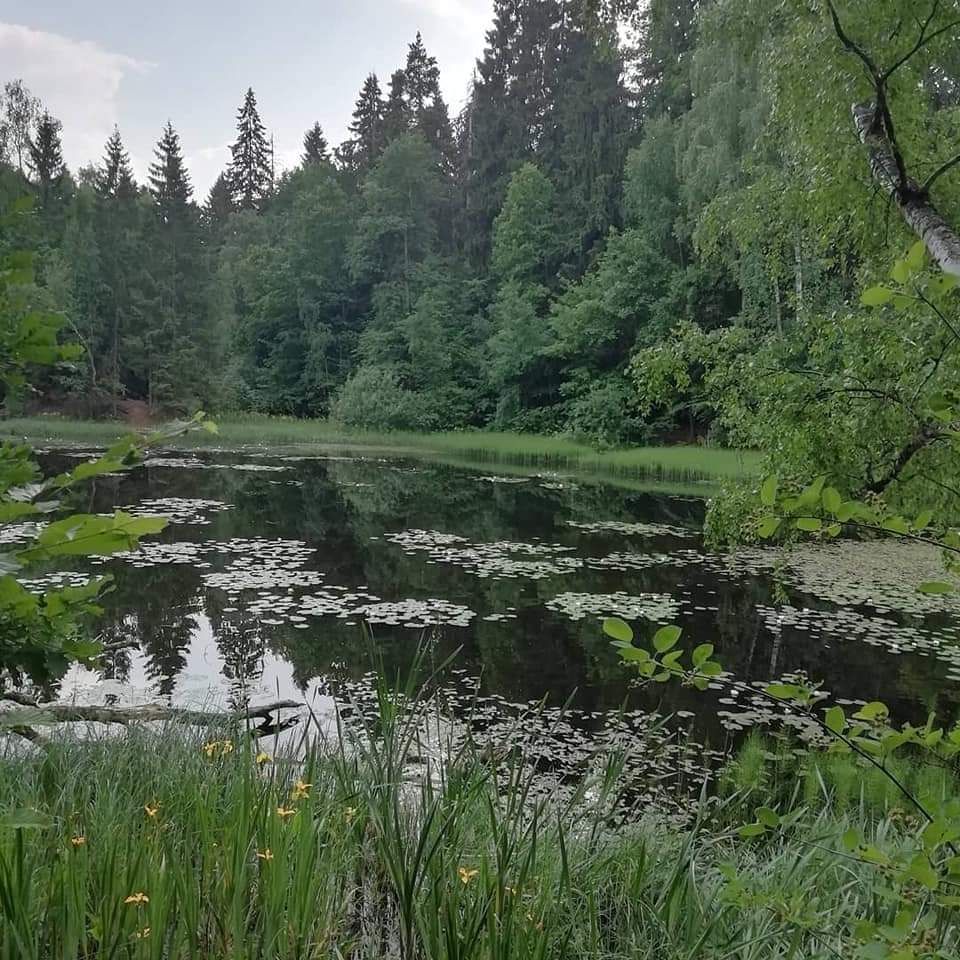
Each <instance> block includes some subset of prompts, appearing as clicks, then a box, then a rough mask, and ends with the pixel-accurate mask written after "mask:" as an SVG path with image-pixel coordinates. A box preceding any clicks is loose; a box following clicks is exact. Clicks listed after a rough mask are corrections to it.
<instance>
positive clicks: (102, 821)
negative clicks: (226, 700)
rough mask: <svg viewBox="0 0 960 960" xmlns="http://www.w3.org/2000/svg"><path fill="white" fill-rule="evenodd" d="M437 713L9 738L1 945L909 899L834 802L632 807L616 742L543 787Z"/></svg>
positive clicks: (648, 926) (319, 936) (730, 952)
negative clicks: (33, 743)
mask: <svg viewBox="0 0 960 960" xmlns="http://www.w3.org/2000/svg"><path fill="white" fill-rule="evenodd" d="M429 719H430V717H428V716H426V715H425V714H424V712H423V710H422V709H418V708H415V707H403V706H401V701H400V700H398V699H397V698H395V697H392V696H390V695H388V694H387V693H386V691H385V688H383V687H381V688H380V696H379V703H378V706H377V709H376V710H375V712H374V714H373V716H372V717H371V720H370V722H369V724H368V726H367V727H366V728H365V729H364V730H362V731H357V732H355V733H354V734H353V735H347V734H344V735H343V736H340V737H337V738H335V739H334V741H333V742H332V743H328V744H326V745H325V746H324V745H318V741H314V742H313V744H312V745H306V744H298V745H296V746H291V747H290V748H288V749H285V750H274V751H271V752H272V754H273V755H272V756H271V757H270V758H269V761H267V758H266V757H265V756H263V755H260V756H259V757H258V753H259V751H260V749H261V748H260V746H257V745H255V744H254V743H252V742H251V741H250V740H249V739H248V738H247V736H246V734H245V732H244V731H242V730H224V731H222V732H219V733H217V734H215V737H214V739H213V740H208V739H207V738H206V737H204V738H201V737H199V736H198V735H194V734H191V733H190V732H189V731H187V730H185V729H184V728H170V729H167V730H164V731H161V732H159V733H156V732H147V731H144V730H136V729H131V730H129V731H128V732H125V733H124V734H123V735H122V736H120V737H104V738H101V739H92V740H86V741H79V740H76V739H66V738H63V737H60V738H56V739H54V740H53V742H52V743H51V744H50V746H49V748H48V749H47V750H45V751H44V752H42V753H39V754H36V755H25V754H24V753H23V752H22V750H19V749H17V750H14V749H12V748H10V749H8V750H7V753H6V754H5V755H4V756H3V757H2V759H0V810H2V811H3V813H2V816H0V958H3V960H14V958H16V960H41V958H42V960H52V958H57V960H70V958H91V960H92V958H97V960H101V958H103V960H106V958H138V960H140V958H142V960H146V958H150V960H162V958H164V960H181V958H183V960H186V958H191V960H200V958H203V960H227V958H229V960H254V958H257V960H260V958H270V960H314V958H317V960H318V958H321V957H322V958H348V957H352V958H374V957H376V958H382V957H395V958H403V960H413V958H424V960H474V958H476V960H481V958H482V960H521V958H522V960H528V958H547V957H550V958H554V957H557V958H559V957H569V958H571V960H573V958H577V960H579V958H596V960H600V958H603V960H614V958H616V960H621V958H639V960H681V958H682V960H695V958H707V957H709V958H714V960H721V958H725V960H733V958H739V960H761V958H773V957H782V958H794V960H801V958H804V960H815V958H826V957H834V958H835V957H837V956H851V955H853V952H852V951H853V947H852V944H851V939H850V933H849V921H850V920H851V918H853V917H856V916H865V915H869V916H871V917H873V918H876V919H879V920H881V921H882V922H892V921H893V913H892V911H893V910H894V909H895V907H894V906H892V905H890V904H889V902H888V901H887V900H884V899H882V898H880V897H878V896H877V893H878V883H877V875H876V873H875V872H873V871H872V870H871V869H870V868H869V867H866V866H864V865H862V864H858V863H856V862H855V861H852V860H851V858H850V857H849V856H846V855H844V854H843V853H833V852H831V850H832V849H841V848H840V845H839V842H838V841H837V839H836V838H838V837H839V835H840V834H842V832H843V831H844V830H845V829H846V828H847V827H848V826H849V825H850V823H851V822H852V821H851V819H850V816H849V815H835V814H834V813H833V812H832V811H831V810H830V807H829V804H828V803H827V804H824V803H821V804H820V805H819V806H820V811H819V813H818V814H817V815H816V817H814V819H813V820H812V821H811V823H810V825H809V830H810V835H811V836H815V837H816V839H817V841H818V842H817V843H816V844H803V843H794V842H791V841H790V840H789V839H786V838H783V837H773V838H770V839H767V840H765V841H764V842H763V843H762V845H758V844H749V843H744V842H740V841H737V840H735V839H734V836H735V834H734V832H733V831H732V830H731V829H729V828H730V826H731V824H732V823H733V822H735V820H736V817H737V816H738V814H737V811H736V806H737V804H736V798H735V797H734V798H733V799H732V800H728V801H724V802H716V801H711V802H706V801H704V802H702V803H701V805H700V806H699V807H698V808H697V810H696V811H695V812H694V814H693V815H692V818H691V820H690V821H689V822H687V823H683V824H675V823H673V824H672V823H671V822H670V821H669V820H668V819H667V818H664V817H660V816H658V814H657V811H647V812H646V813H638V814H637V816H636V818H635V819H633V820H632V821H631V822H630V823H629V824H628V825H627V826H625V827H615V826H614V823H615V822H616V817H615V811H616V809H618V802H617V801H618V797H617V789H616V783H617V776H616V773H617V770H616V761H615V759H613V760H611V764H610V765H609V766H608V767H607V768H606V770H604V771H601V773H599V774H598V775H597V777H596V778H595V779H592V780H587V781H585V782H584V783H583V784H582V786H581V788H580V790H579V791H578V792H577V793H576V795H575V796H574V797H573V798H572V799H570V798H567V799H564V800H563V801H562V802H561V801H556V800H550V799H542V798H541V799H535V792H534V790H533V785H534V783H533V780H532V779H531V775H530V774H527V773H524V772H522V771H523V770H524V769H525V768H524V766H523V764H522V763H521V762H520V758H517V757H515V756H512V755H509V754H508V755H507V756H506V757H503V758H500V759H499V760H496V761H495V760H492V759H491V757H490V755H489V754H487V753H481V752H479V751H478V750H476V749H474V748H473V747H472V746H471V745H470V742H469V739H468V740H466V741H460V746H456V747H454V746H453V745H452V744H453V742H454V741H453V740H451V741H450V742H445V740H444V737H443V736H442V735H440V736H434V737H432V738H431V739H430V740H429V742H424V729H425V725H426V723H427V722H428V720H429ZM207 736H209V734H208V735H207ZM258 761H259V762H258ZM728 820H729V823H728V822H727V821H728ZM858 826H859V828H860V829H864V826H863V824H858ZM869 829H870V832H871V834H872V836H873V838H874V841H875V842H876V843H877V844H878V845H879V846H880V847H881V848H884V847H890V846H891V845H894V844H896V843H897V836H896V829H895V828H894V827H893V826H892V825H891V824H889V823H887V822H885V821H882V822H881V823H880V824H879V826H875V827H872V828H869ZM734 873H736V874H737V875H738V876H736V877H734ZM881 885H882V884H881ZM776 905H782V907H777V906H776ZM956 937H957V934H956V928H955V926H953V927H951V926H950V925H949V924H947V925H945V927H944V931H943V932H942V947H943V949H944V951H945V952H944V953H943V954H942V955H943V956H947V955H951V954H950V951H951V950H955V949H956V947H957V939H956Z"/></svg>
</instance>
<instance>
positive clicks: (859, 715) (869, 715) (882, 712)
mask: <svg viewBox="0 0 960 960" xmlns="http://www.w3.org/2000/svg"><path fill="white" fill-rule="evenodd" d="M888 716H890V710H889V708H888V707H887V705H886V704H885V703H881V702H880V701H879V700H871V701H870V702H869V703H866V704H864V705H863V706H862V707H861V708H860V709H859V710H858V711H857V712H856V713H855V714H854V717H855V718H856V719H857V720H867V721H873V720H881V719H886V718H887V717H888Z"/></svg>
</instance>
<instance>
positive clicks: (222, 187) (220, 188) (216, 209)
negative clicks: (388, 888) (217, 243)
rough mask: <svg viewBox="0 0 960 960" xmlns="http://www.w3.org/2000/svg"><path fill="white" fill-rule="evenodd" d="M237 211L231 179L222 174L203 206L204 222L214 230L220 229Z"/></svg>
mask: <svg viewBox="0 0 960 960" xmlns="http://www.w3.org/2000/svg"><path fill="white" fill-rule="evenodd" d="M235 210H236V207H235V206H234V203H233V189H232V187H231V186H230V177H229V176H228V175H227V174H226V173H221V174H220V176H219V177H217V179H216V180H215V181H214V183H213V186H212V187H211V188H210V192H209V193H208V194H207V202H206V203H205V204H204V205H203V222H204V224H205V225H206V226H208V227H211V228H213V229H214V230H216V229H219V228H220V227H222V226H223V224H224V223H226V221H227V219H228V218H229V216H230V214H231V213H233V212H234V211H235Z"/></svg>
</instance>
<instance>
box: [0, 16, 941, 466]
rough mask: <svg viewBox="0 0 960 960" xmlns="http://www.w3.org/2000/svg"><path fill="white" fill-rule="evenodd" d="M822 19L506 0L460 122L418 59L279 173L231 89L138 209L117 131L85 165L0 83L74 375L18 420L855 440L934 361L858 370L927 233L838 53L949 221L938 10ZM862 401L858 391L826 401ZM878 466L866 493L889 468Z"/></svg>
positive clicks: (20, 94) (6, 145)
mask: <svg viewBox="0 0 960 960" xmlns="http://www.w3.org/2000/svg"><path fill="white" fill-rule="evenodd" d="M841 6H842V9H840V10H838V11H837V13H838V20H837V23H836V24H835V23H834V22H832V19H831V16H830V15H829V12H828V5H825V4H822V3H819V2H812V0H811V2H804V0H651V2H650V3H649V4H647V3H638V2H636V0H634V2H633V3H631V2H621V0H605V2H598V0H545V2H532V0H497V2H496V3H495V4H494V18H493V22H492V25H491V27H490V29H489V31H488V33H487V37H486V45H485V47H484V49H483V50H482V51H478V52H479V57H478V59H477V61H476V67H475V71H474V75H473V80H472V83H471V86H470V89H469V91H465V93H468V95H467V98H466V102H465V106H464V107H463V109H462V110H461V111H460V112H459V113H458V114H457V115H456V116H451V114H450V110H449V108H448V106H447V104H446V103H445V101H444V98H443V96H442V94H441V89H440V76H441V74H440V69H441V67H440V65H439V64H438V60H437V58H436V57H435V56H433V55H432V54H431V53H430V52H429V51H428V49H427V46H426V44H425V42H424V40H423V38H422V37H421V36H420V35H419V34H417V36H416V37H415V38H414V39H413V40H412V42H411V43H410V44H409V48H408V52H407V56H406V60H405V62H403V63H401V64H398V68H397V70H396V71H395V72H394V73H393V74H392V75H391V76H390V77H389V78H387V77H382V78H378V77H377V76H375V75H373V74H370V75H369V76H367V77H366V79H364V80H363V82H362V85H361V88H360V92H359V94H358V96H357V100H356V108H355V110H354V112H353V117H352V119H351V121H350V126H349V129H350V137H349V139H347V140H346V141H345V142H343V143H341V144H339V145H335V144H330V143H328V142H327V139H326V137H325V135H324V132H323V130H322V129H321V128H320V126H319V124H317V125H314V126H313V127H312V128H311V129H309V130H307V131H306V132H305V134H304V138H303V153H302V159H301V162H300V164H299V165H298V166H297V167H296V168H295V169H292V170H283V171H276V170H275V169H274V164H273V156H272V152H271V139H270V136H269V134H268V130H269V117H261V116H260V114H259V112H258V108H257V101H256V95H255V92H254V91H253V90H247V91H246V93H245V94H243V92H242V91H238V99H240V100H241V105H240V108H239V110H238V113H237V123H236V140H235V142H234V143H233V145H232V147H231V151H232V160H231V162H230V165H229V167H228V168H227V169H225V170H224V171H223V173H222V175H221V176H220V177H219V178H218V179H217V181H216V183H215V184H214V185H213V187H212V189H211V190H210V192H209V195H208V196H206V197H198V196H196V195H195V193H194V191H193V189H192V186H191V181H190V176H189V173H188V171H187V169H186V166H185V163H184V159H183V156H184V146H183V145H182V144H181V142H180V139H179V137H178V134H177V131H176V127H175V118H174V120H173V121H172V122H168V123H167V124H166V125H165V126H163V127H162V129H159V130H158V133H159V137H158V141H157V146H156V153H155V159H154V162H153V163H152V165H151V166H150V170H149V176H148V179H147V181H146V182H143V183H138V182H137V181H136V180H135V178H134V175H133V173H132V171H131V167H130V163H129V160H128V157H127V154H126V152H125V149H124V143H123V137H122V131H121V130H115V131H114V133H113V135H112V136H111V137H110V139H109V141H108V142H107V143H106V144H105V146H104V154H103V159H102V160H101V162H100V163H99V164H97V165H93V166H89V167H84V168H82V169H79V170H75V171H71V170H68V169H67V168H66V167H65V165H64V162H63V157H62V150H61V145H60V134H61V130H62V126H61V125H62V124H69V123H70V122H71V118H70V117H63V118H59V117H53V116H51V115H50V113H49V112H48V111H47V110H46V109H45V108H44V105H43V104H42V103H40V102H39V101H38V100H37V99H36V98H35V97H33V96H32V94H31V93H30V91H29V90H28V89H26V88H25V86H24V85H23V83H22V82H19V81H17V80H15V79H13V80H11V81H10V82H9V83H7V85H6V88H5V93H4V97H3V105H2V111H0V112H2V116H3V123H2V126H0V159H2V160H3V164H2V167H0V198H2V201H3V203H4V205H9V203H10V202H11V201H12V200H13V199H15V198H16V197H18V196H21V195H22V194H23V193H25V192H28V193H29V194H30V195H32V197H33V199H34V204H33V214H32V216H30V217H29V218H27V219H26V220H25V222H24V224H23V225H22V227H21V228H20V229H19V230H17V231H7V232H6V235H5V237H4V241H3V242H4V243H5V244H6V245H7V248H8V249H18V248H21V247H29V248H32V249H35V250H36V251H37V289H36V298H37V300H38V301H39V302H40V303H41V304H42V306H43V307H44V308H46V309H50V310H54V311H58V312H62V313H63V314H64V315H65V316H67V317H68V318H69V326H68V330H69V336H70V337H71V338H73V339H75V340H76V341H77V342H79V343H80V344H81V345H82V347H83V359H82V361H77V362H75V363H74V364H73V366H72V367H71V368H70V369H69V370H68V371H66V372H64V371H60V372H58V373H57V374H55V375H53V376H48V377H46V378H45V379H43V380H42V381H41V382H40V383H38V385H37V389H36V390H35V391H34V393H33V395H32V396H31V397H29V398H27V399H26V400H23V401H20V402H21V403H23V404H25V408H26V410H27V412H36V411H38V410H42V411H63V412H67V413H71V414H73V415H78V416H93V417H102V416H111V415H116V414H117V413H118V412H120V411H121V410H122V409H125V405H126V406H129V405H130V404H131V403H132V402H133V403H138V404H141V405H144V404H145V405H146V407H147V408H148V409H149V411H150V413H151V414H154V415H158V416H161V415H167V414H171V413H178V412H190V411H193V410H195V409H198V408H200V407H202V408H204V409H209V410H215V411H228V410H229V411H241V410H247V411H259V412H264V413H273V414H285V415H291V416H295V417H313V418H324V417H332V418H334V419H336V420H337V421H339V422H341V423H343V424H345V425H347V426H348V427H353V428H360V429H378V430H390V429H406V430H442V429H461V428H487V427H489V428H496V429H501V430H512V431H521V432H536V433H542V434H564V435H568V436H571V437H575V438H578V439H582V440H586V441H588V442H593V443H600V444H623V443H640V442H649V441H650V440H651V439H652V438H659V439H666V440H671V439H683V440H688V441H689V440H692V439H700V440H701V441H702V442H704V441H705V442H711V443H730V444H736V445H740V446H758V447H764V446H765V445H766V441H768V440H769V439H770V438H769V436H768V435H766V434H765V431H768V430H769V424H770V422H771V420H774V419H780V420H781V423H782V421H783V419H784V418H787V419H790V418H791V417H794V418H795V411H796V409H797V407H798V406H802V407H804V409H805V410H807V409H808V408H809V406H811V405H812V406H814V407H816V406H819V407H820V408H821V409H822V416H824V417H828V416H829V417H838V418H839V419H841V420H842V421H843V424H844V425H843V426H842V427H841V428H840V430H839V431H838V432H837V435H836V442H837V444H841V443H843V444H846V443H850V442H853V443H857V442H859V441H858V439H857V435H858V433H859V424H861V423H862V422H865V421H866V422H871V421H872V417H871V414H870V411H869V410H867V411H866V412H865V411H864V408H865V407H869V406H870V404H871V403H874V404H876V402H877V401H880V402H881V403H882V396H881V394H882V393H883V391H884V390H886V389H887V387H888V386H889V382H888V381H889V380H890V379H891V378H892V377H895V376H896V375H899V373H901V372H905V371H909V370H914V369H916V368H917V366H918V364H919V365H921V366H922V365H923V363H924V362H925V359H926V357H927V353H926V352H925V351H928V349H933V350H934V352H935V350H936V348H935V347H931V343H930V338H929V337H922V338H920V339H921V340H922V341H923V342H919V341H918V340H916V339H914V338H908V339H909V341H910V342H899V340H898V343H897V350H902V351H903V352H902V355H900V356H888V357H887V358H886V360H885V363H886V364H887V368H885V369H877V363H878V356H877V355H876V354H875V353H873V351H868V350H865V349H864V348H865V346H866V344H868V343H871V342H872V341H873V338H874V336H875V335H877V331H876V330H875V329H873V326H872V325H873V324H875V323H876V322H877V321H876V320H874V319H872V318H870V317H866V318H865V317H864V316H862V311H860V309H859V303H858V300H859V296H860V292H861V290H862V289H863V287H864V286H866V285H869V281H870V280H871V279H873V280H875V279H877V278H882V277H884V276H886V274H887V272H888V271H889V267H890V264H891V262H892V261H893V259H894V258H895V257H896V256H900V255H902V254H903V253H904V251H905V250H907V249H908V248H909V247H910V246H911V245H912V244H913V242H914V240H915V239H916V238H915V237H913V235H912V234H911V232H910V230H909V228H908V227H906V226H905V225H904V224H903V223H902V221H901V219H900V217H899V216H898V215H897V214H896V211H895V210H893V209H892V204H891V202H890V199H889V197H888V196H887V194H886V193H885V192H884V191H883V190H882V189H879V188H878V187H877V185H876V181H875V180H874V179H873V178H872V177H871V171H870V166H869V163H868V157H867V152H866V150H865V149H864V146H863V144H862V143H861V142H860V138H859V137H858V133H857V129H856V126H855V123H854V122H853V120H852V118H851V113H850V108H851V104H853V103H858V102H861V101H863V100H864V99H868V98H869V96H870V94H871V79H870V76H869V71H866V70H864V69H863V65H862V64H861V63H860V62H859V61H858V58H857V56H856V55H855V54H853V53H851V51H850V50H849V49H848V48H847V47H846V46H845V45H844V43H843V42H842V41H841V39H840V38H839V36H838V28H839V30H840V32H841V33H843V32H844V31H846V30H848V31H849V32H850V34H851V35H853V36H854V37H855V38H856V42H857V45H858V47H859V49H861V50H863V51H865V52H867V54H868V57H869V58H872V62H875V63H879V64H881V65H886V66H887V67H889V66H891V65H893V64H896V63H897V61H898V59H900V58H902V59H903V62H902V63H900V64H899V65H898V66H897V67H896V69H895V70H893V71H891V72H890V76H889V77H888V78H887V79H886V80H885V87H886V91H887V99H888V101H889V104H890V106H891V111H892V114H893V115H895V118H896V132H897V143H898V147H899V150H900V152H901V154H902V156H903V157H905V158H906V160H905V162H906V163H907V164H908V169H909V173H910V175H911V176H913V177H916V178H918V179H919V180H920V181H921V182H922V181H923V180H925V179H926V178H928V177H930V188H931V189H932V190H933V191H934V193H935V197H936V202H937V205H938V209H939V210H940V211H941V213H943V215H944V216H946V218H947V220H948V221H949V220H950V218H951V214H955V213H956V212H957V208H958V204H960V171H958V170H957V169H956V168H954V167H950V168H949V169H945V170H940V171H938V170H937V168H938V167H939V166H940V165H941V163H944V162H945V161H948V160H949V157H950V153H949V145H950V144H951V143H952V144H954V145H955V144H956V140H957V125H958V116H960V114H958V103H960V80H958V77H960V52H958V48H957V45H956V43H955V32H956V30H955V27H954V29H953V31H952V32H951V30H950V29H947V28H948V27H949V25H950V22H951V19H952V18H953V17H955V14H956V11H955V9H951V8H953V7H954V5H953V4H952V3H934V4H932V7H933V9H932V11H930V18H929V20H928V22H927V24H926V26H924V24H923V19H922V17H921V15H920V13H919V12H918V9H917V8H918V4H917V3H916V2H914V0H870V2H866V0H856V2H847V3H845V4H843V5H841ZM920 6H926V5H923V4H921V5H920ZM921 30H925V35H923V36H922V42H917V43H916V46H917V49H916V50H914V51H913V52H912V53H910V54H909V56H905V54H906V53H908V52H909V51H910V48H911V45H913V44H914V42H915V41H918V39H919V38H920V37H921ZM358 79H359V78H358ZM298 95H300V96H309V93H308V92H307V93H300V94H298ZM916 322H918V323H920V322H921V321H919V320H918V321H916ZM883 326H884V328H885V329H887V330H890V329H892V328H891V326H890V325H889V324H887V323H885V322H884V324H883ZM928 332H929V331H928ZM880 335H881V336H882V335H883V334H880ZM931 336H932V334H931ZM948 363H949V358H947V360H945V361H944V364H942V365H941V368H940V372H938V374H937V376H936V377H934V378H933V380H934V381H936V380H937V378H938V377H939V376H940V373H942V370H943V367H944V366H946V365H947V364H948ZM744 365H746V366H744ZM889 365H893V366H894V367H896V369H893V368H892V367H890V366H889ZM751 369H752V370H755V371H756V370H765V371H766V373H764V374H763V375H761V376H753V375H750V374H749V373H747V371H748V370H751ZM845 370H846V373H844V371H845ZM851 371H852V373H851ZM849 376H854V377H859V378H861V380H862V381H863V382H864V383H865V384H867V385H868V387H867V388H866V389H865V390H864V392H863V393H862V394H861V395H860V396H852V395H851V394H850V393H849V392H847V393H846V394H844V395H843V396H841V394H842V393H843V390H845V389H846V388H845V387H844V388H842V389H840V388H838V391H839V392H836V393H833V394H831V391H832V390H833V389H834V386H835V384H834V380H836V378H838V377H841V378H843V377H849ZM881 381H882V382H881ZM933 386H934V387H935V386H936V383H935V382H934V383H933ZM871 390H872V391H874V393H873V394H872V395H871V393H870V391H871ZM831 396H832V399H828V398H830V397H831ZM8 406H9V404H8ZM13 412H16V411H15V410H14V411H13ZM808 412H809V411H808ZM885 415H886V416H887V418H888V420H889V417H890V414H889V411H888V413H887V414H885ZM907 416H908V418H909V417H910V416H912V414H908V415H907ZM808 419H810V418H808ZM821 422H822V420H821ZM890 426H891V425H890V424H887V427H885V429H887V428H889V427H890ZM905 429H907V427H905V426H904V425H901V424H897V425H896V430H898V431H902V430H905ZM888 432H889V431H888ZM868 456H870V457H871V459H872V462H871V463H870V464H867V465H864V466H863V469H864V470H869V471H870V473H871V478H872V479H871V482H877V483H879V482H881V481H882V473H883V471H884V469H885V466H884V462H883V461H884V458H885V457H887V456H888V455H887V453H886V452H885V451H877V450H874V451H873V453H872V454H868V453H866V452H864V454H863V458H866V457H868ZM891 456H895V453H894V454H892V455H891ZM821 459H822V457H821ZM877 461H879V462H877Z"/></svg>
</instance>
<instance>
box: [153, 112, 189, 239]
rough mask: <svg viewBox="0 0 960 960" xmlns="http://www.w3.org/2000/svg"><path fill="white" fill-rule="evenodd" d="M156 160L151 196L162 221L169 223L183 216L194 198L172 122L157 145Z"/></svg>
mask: <svg viewBox="0 0 960 960" xmlns="http://www.w3.org/2000/svg"><path fill="white" fill-rule="evenodd" d="M154 157H155V158H156V159H155V160H154V162H153V163H151V164H150V175H149V183H150V193H151V194H152V195H153V200H154V203H155V204H156V206H157V212H158V214H159V216H160V219H161V220H162V221H164V222H170V221H171V220H172V219H173V218H174V217H178V216H181V215H182V214H183V211H184V209H185V208H186V206H187V204H188V203H189V202H190V198H191V197H192V196H193V187H192V186H191V185H190V175H189V174H188V173H187V170H186V167H184V165H183V156H182V154H181V153H180V137H179V136H178V135H177V132H176V130H174V129H173V125H172V124H171V123H170V121H169V120H168V121H167V125H166V126H165V127H164V128H163V134H162V136H161V137H160V140H159V141H158V142H157V147H156V149H155V150H154Z"/></svg>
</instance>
